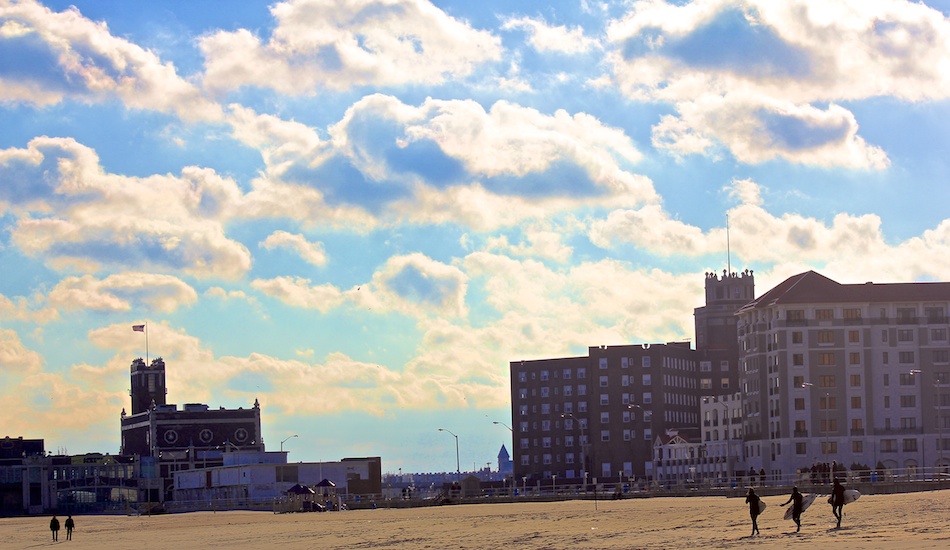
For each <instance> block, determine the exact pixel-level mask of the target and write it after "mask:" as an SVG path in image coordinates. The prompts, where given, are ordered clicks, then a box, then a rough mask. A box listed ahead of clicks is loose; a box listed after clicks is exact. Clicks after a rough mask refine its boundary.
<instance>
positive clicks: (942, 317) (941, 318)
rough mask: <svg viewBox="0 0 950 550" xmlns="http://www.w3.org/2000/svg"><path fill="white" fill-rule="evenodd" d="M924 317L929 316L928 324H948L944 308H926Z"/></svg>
mask: <svg viewBox="0 0 950 550" xmlns="http://www.w3.org/2000/svg"><path fill="white" fill-rule="evenodd" d="M924 315H926V316H927V322H928V323H929V324H932V325H933V324H942V323H946V322H947V316H946V314H945V313H944V310H943V308H942V307H925V308H924Z"/></svg>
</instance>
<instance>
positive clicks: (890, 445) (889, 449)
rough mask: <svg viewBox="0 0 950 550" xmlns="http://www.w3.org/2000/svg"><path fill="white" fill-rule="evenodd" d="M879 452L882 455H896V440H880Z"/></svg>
mask: <svg viewBox="0 0 950 550" xmlns="http://www.w3.org/2000/svg"><path fill="white" fill-rule="evenodd" d="M881 452H882V453H896V452H897V440H896V439H882V440H881Z"/></svg>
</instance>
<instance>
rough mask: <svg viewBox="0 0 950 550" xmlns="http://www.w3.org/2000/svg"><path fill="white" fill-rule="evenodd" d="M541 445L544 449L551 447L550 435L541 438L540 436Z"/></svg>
mask: <svg viewBox="0 0 950 550" xmlns="http://www.w3.org/2000/svg"><path fill="white" fill-rule="evenodd" d="M541 446H542V447H544V448H545V449H550V448H551V438H550V437H543V438H541Z"/></svg>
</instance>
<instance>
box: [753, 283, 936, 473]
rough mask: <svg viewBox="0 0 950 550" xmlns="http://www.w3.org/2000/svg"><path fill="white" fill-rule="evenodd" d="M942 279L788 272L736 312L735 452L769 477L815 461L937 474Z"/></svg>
mask: <svg viewBox="0 0 950 550" xmlns="http://www.w3.org/2000/svg"><path fill="white" fill-rule="evenodd" d="M948 305H950V283H901V284H874V283H865V284H840V283H837V282H835V281H833V280H831V279H828V278H827V277H824V276H822V275H819V274H818V273H815V272H814V271H809V272H806V273H801V274H799V275H795V276H794V277H791V278H789V279H787V280H786V281H784V282H783V283H781V284H780V285H778V286H776V287H775V288H773V289H772V290H770V291H768V292H766V293H765V294H763V295H762V296H760V297H759V298H758V299H756V300H754V301H752V302H750V303H749V304H747V305H746V306H744V307H743V308H741V309H740V310H739V311H738V312H737V313H736V315H737V316H738V325H737V327H738V337H739V345H740V351H739V368H740V373H739V375H740V390H741V392H742V394H743V397H744V403H743V412H742V414H743V438H744V442H743V446H744V449H743V456H744V457H745V460H746V463H747V464H748V465H749V466H751V467H753V468H755V469H756V470H758V469H759V468H764V469H765V470H766V472H767V473H768V474H769V475H770V477H775V478H778V477H779V476H782V475H789V474H792V473H794V472H795V470H796V469H798V468H804V467H810V466H811V465H812V464H814V463H816V462H827V463H830V462H832V461H837V462H838V463H839V464H844V465H845V466H848V467H850V466H851V465H852V464H855V463H857V464H866V465H869V466H871V467H875V466H876V465H877V464H879V463H880V464H882V465H883V466H884V467H887V468H915V467H921V466H923V467H926V468H933V467H935V466H939V467H940V468H943V469H944V470H945V469H946V467H947V465H948V463H950V443H948V442H950V341H948V332H950V322H948V314H947V312H948Z"/></svg>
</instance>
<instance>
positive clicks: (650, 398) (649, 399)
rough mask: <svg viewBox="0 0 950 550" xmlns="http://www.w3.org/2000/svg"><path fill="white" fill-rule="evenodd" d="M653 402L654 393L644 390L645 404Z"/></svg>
mask: <svg viewBox="0 0 950 550" xmlns="http://www.w3.org/2000/svg"><path fill="white" fill-rule="evenodd" d="M651 403H653V393H651V392H648V391H645V392H643V404H644V405H649V404H651Z"/></svg>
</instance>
